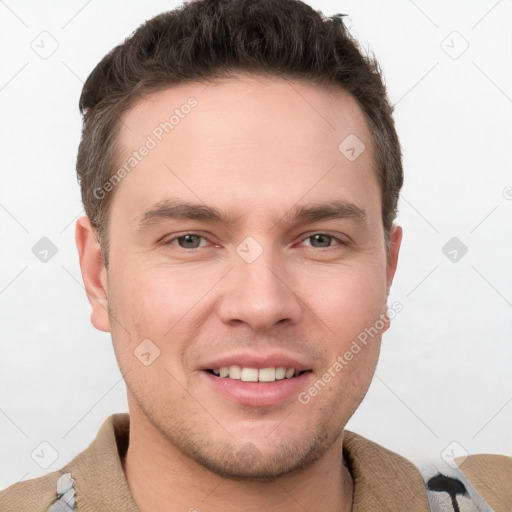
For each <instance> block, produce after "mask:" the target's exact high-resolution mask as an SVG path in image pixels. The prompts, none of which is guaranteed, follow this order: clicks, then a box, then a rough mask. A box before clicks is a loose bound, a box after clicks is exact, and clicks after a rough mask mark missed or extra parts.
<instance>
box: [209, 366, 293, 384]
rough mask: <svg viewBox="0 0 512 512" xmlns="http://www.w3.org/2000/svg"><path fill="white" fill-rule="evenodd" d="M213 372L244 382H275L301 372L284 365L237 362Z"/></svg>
mask: <svg viewBox="0 0 512 512" xmlns="http://www.w3.org/2000/svg"><path fill="white" fill-rule="evenodd" d="M213 373H214V374H215V375H217V376H219V377H222V378H225V377H229V378H230V379H234V380H242V381H243V382H274V381H276V380H283V379H291V378H292V377H293V376H294V375H298V373H299V372H297V371H296V370H295V368H286V367H284V366H278V367H275V366H272V367H269V368H261V369H260V370H258V369H257V368H246V367H242V366H238V365H236V364H234V365H232V366H229V367H228V366H221V367H220V368H215V369H214V370H213Z"/></svg>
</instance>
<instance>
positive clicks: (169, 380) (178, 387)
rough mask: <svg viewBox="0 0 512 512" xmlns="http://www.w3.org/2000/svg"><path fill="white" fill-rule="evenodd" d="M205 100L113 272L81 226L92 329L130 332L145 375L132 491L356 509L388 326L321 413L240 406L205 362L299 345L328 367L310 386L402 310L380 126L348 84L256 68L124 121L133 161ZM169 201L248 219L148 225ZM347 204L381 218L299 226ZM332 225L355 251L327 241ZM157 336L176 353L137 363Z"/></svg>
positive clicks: (157, 167) (126, 207)
mask: <svg viewBox="0 0 512 512" xmlns="http://www.w3.org/2000/svg"><path fill="white" fill-rule="evenodd" d="M190 96H193V97H194V98H196V100H197V101H198V105H197V107H195V108H194V109H193V110H192V111H191V113H190V114H189V115H187V116H186V117H185V118H184V119H182V120H181V121H180V123H179V125H178V126H176V127H175V128H174V130H173V131H172V132H171V133H169V134H167V135H166V136H165V137H164V138H163V140H162V141H161V142H160V143H159V144H158V146H157V147H156V148H154V149H153V150H152V151H151V152H150V153H149V154H148V155H147V156H146V157H145V158H144V159H143V160H142V161H141V162H140V163H139V164H138V165H137V167H136V168H135V169H134V170H133V171H132V172H131V173H130V174H129V175H128V176H127V177H125V178H124V179H123V180H122V181H121V183H119V184H118V185H117V186H116V188H115V191H114V196H113V200H112V203H111V211H110V218H109V226H110V251H109V270H108V271H107V270H106V268H105V266H104V264H103V261H102V259H101V253H100V249H99V245H98V243H97V241H96V238H95V233H94V230H93V229H92V228H91V225H90V222H89V220H88V218H87V217H82V218H81V219H79V220H78V221H77V229H76V240H77V245H78V250H79V254H80V265H81V269H82V275H83V279H84V283H85V287H86V290H87V294H88V297H89V300H90V302H91V305H92V315H91V319H92V323H93V324H94V326H95V327H96V328H97V329H99V330H102V331H107V332H111V333H112V339H113V344H114V349H115V353H116V357H117V360H118V363H119V366H120V369H121V371H122V373H123V375H124V378H125V381H126V385H127V393H128V404H129V412H130V421H131V423H130V429H131V431H130V445H129V448H128V452H127V455H126V458H125V459H124V460H123V469H124V471H125V474H126V477H127V480H128V483H129V486H130V488H131V490H132V493H133V496H134V498H135V501H136V502H137V505H138V506H139V508H140V510H141V511H142V512H146V511H150V510H151V511H166V512H169V511H175V510H176V511H177V510H180V511H183V510H189V509H191V508H196V509H197V510H199V511H201V512H202V511H214V510H226V511H231V510H233V511H235V510H236V511H239V510H244V511H253V510H254V511H256V510H258V511H259V510H262V509H265V510H279V511H281V512H284V511H291V510H304V509H307V510H325V511H334V510H336V511H339V510H344V511H349V510H351V506H352V491H353V482H352V478H351V475H350V472H349V471H348V470H347V468H345V467H344V466H343V464H342V455H341V446H342V442H343V429H344V427H345V425H346V423H347V421H348V420H349V418H350V417H351V416H352V414H353V413H354V411H355V410H356V409H357V407H358V406H359V404H360V402H361V400H362V399H363V397H364V396H365V394H366V392H367V390H368V387H369V385H370V383H371V380H372V376H373V372H374V370H375V366H376V364H377V360H378V356H379V350H380V343H381V335H382V333H383V332H384V331H385V330H386V329H387V326H388V325H389V324H388V323H386V326H385V327H384V328H383V329H382V330H381V332H380V334H379V335H378V336H376V337H374V338H373V339H372V340H371V341H370V342H369V343H368V344H367V345H366V346H365V347H364V348H363V350H361V351H360V352H359V353H358V354H357V355H355V356H354V358H353V359H352V360H351V361H350V362H349V363H348V364H347V365H346V366H345V367H344V368H343V370H342V371H340V372H338V373H336V377H335V378H332V379H331V381H330V382H329V383H328V384H327V385H326V386H325V388H323V389H322V390H321V391H320V392H319V393H318V394H317V395H316V396H314V397H312V398H311V401H310V402H309V403H308V404H306V405H305V404H302V403H300V401H299V400H298V399H297V394H294V396H292V397H290V398H287V399H285V400H283V401H281V402H279V403H277V404H275V405H270V406H260V407H258V406H248V405H244V404H240V403H238V402H236V401H234V400H232V399H231V398H229V397H226V396H225V395H223V394H222V393H218V392H217V391H216V390H214V389H213V388H212V387H211V386H209V385H208V383H207V382H206V381H205V379H204V378H203V377H204V372H202V371H201V370H200V368H201V367H202V365H204V364H205V363H207V362H208V361H212V360H213V358H215V357H217V356H219V355H227V354H230V353H232V352H233V351H234V352H236V351H239V350H250V351H253V352H256V353H260V354H267V353H274V352H280V353H281V352H283V353H285V354H287V355H290V356H293V357H296V358H298V359H299V360H300V361H302V362H305V363H307V365H308V367H309V368H310V369H311V370H312V372H311V373H310V374H309V376H308V378H307V379H306V383H305V385H304V389H303V391H304V390H306V391H307V389H308V388H309V387H310V386H311V385H312V384H313V383H314V382H315V381H316V380H317V379H318V378H319V377H320V376H321V375H322V374H323V373H324V372H325V371H326V370H328V369H329V368H332V366H333V363H334V362H335V361H336V358H337V357H338V356H339V355H342V354H344V353H345V352H346V351H347V350H348V349H349V347H350V345H351V343H352V341H353V340H354V339H356V337H357V335H358V334H359V333H361V332H362V331H364V329H365V328H368V327H370V326H372V325H374V324H375V322H376V320H378V319H379V318H381V317H380V315H381V314H385V313H386V311H387V297H388V293H389V289H390V286H391V284H392V280H393V277H394V274H395V270H396V265H397V260H398V253H399V249H400V243H401V239H402V229H401V227H399V226H397V225H393V228H392V231H391V233H390V249H389V253H388V252H387V251H386V247H385V242H384V230H383V226H382V219H381V213H380V212H381V198H380V189H379V185H378V182H377V179H376V171H375V163H374V158H373V150H372V142H371V136H370V132H369V129H368V126H367V124H366V121H365V119H364V117H363V114H362V111H361V109H360V108H359V106H358V105H357V103H356V102H355V100H354V99H353V98H352V97H351V96H350V95H348V94H347V93H345V92H344V91H342V90H340V89H327V88H323V87H318V86H313V85H309V84H305V83H301V82H299V81H289V80H286V81H285V80H281V79H270V78H263V77H258V76H256V77H255V76H248V75H238V76H236V77H231V78H226V79H223V80H216V81H215V83H214V84H209V85H206V84H199V83H194V84H187V85H186V86H185V85H180V86H175V87H171V88H168V89H166V90H163V91H161V92H158V93H155V94H152V95H150V96H148V97H146V98H145V99H144V100H141V101H139V102H138V103H137V104H136V105H134V106H133V107H132V108H131V109H130V110H129V111H128V112H127V113H126V115H125V117H124V122H125V123H126V126H125V127H123V128H122V130H121V133H120V139H119V142H120V155H119V156H120V158H119V163H120V165H122V163H123V162H124V161H125V159H126V158H127V157H128V156H129V155H130V154H131V153H132V152H133V150H134V149H136V148H139V147H140V146H141V145H142V144H143V143H144V141H145V140H146V137H147V136H148V134H151V132H152V130H154V128H155V127H156V126H158V125H159V124H160V123H161V122H162V121H164V120H166V119H168V118H169V116H170V115H171V114H172V112H173V111H174V109H176V108H179V107H180V106H181V105H183V104H184V103H186V101H187V99H188V98H189V97H190ZM349 134H356V135H357V137H358V138H359V139H360V140H362V141H364V143H365V145H366V150H365V151H363V153H362V154H361V155H360V156H359V157H358V158H357V159H356V160H354V161H349V160H348V159H347V158H346V157H345V156H344V155H343V154H342V153H341V152H340V151H339V150H338V146H339V144H340V143H341V142H342V141H343V140H344V139H345V138H346V137H347V136H348V135H349ZM169 198H178V199H181V200H186V201H190V202H199V203H201V204H206V205H209V206H213V207H215V208H217V209H219V210H222V211H225V212H227V213H229V214H231V215H232V216H233V218H234V219H236V222H234V223H230V224H224V223H222V222H220V223H219V222H210V221H202V220H201V221H198V220H188V219H185V220H174V219H164V220H160V221H159V222H155V223H153V224H151V225H149V226H147V227H146V228H145V229H142V230H138V229H137V228H138V225H139V222H140V220H141V218H142V216H143V214H144V212H146V211H147V210H148V209H150V208H151V207H153V206H154V205H155V204H157V203H159V202H161V201H163V200H166V199H169ZM337 199H344V200H346V201H350V202H351V203H354V204H356V205H357V206H359V207H360V208H362V209H364V210H365V211H366V218H365V220H364V221H362V222H358V221H357V220H355V219H352V218H339V219H330V220H320V221H315V222H313V223H304V222H300V223H291V224H290V223H288V224H287V223H284V222H283V221H282V219H283V218H284V216H285V214H286V213H287V212H288V211H289V210H290V209H291V208H292V207H294V206H296V205H299V206H303V205H308V204H313V203H324V202H328V201H331V200H337ZM187 233H193V234H198V235H200V236H201V237H205V238H193V239H192V240H193V241H195V242H196V243H197V241H198V240H200V246H199V247H198V248H196V249H194V250H193V251H191V249H188V248H187V245H186V244H184V241H183V239H174V240H173V241H171V239H172V237H173V236H178V235H180V236H183V235H185V234H187ZM322 233H325V234H327V235H331V236H333V237H338V238H339V240H341V241H343V242H346V243H341V242H339V241H338V240H337V239H336V238H332V239H331V238H327V241H326V239H325V238H324V239H323V242H322V241H320V242H319V241H318V239H316V238H313V239H312V238H310V237H312V236H313V235H315V234H322ZM247 236H251V237H253V238H254V239H255V240H256V241H257V243H258V244H259V246H260V247H261V248H262V250H263V252H262V253H261V254H260V255H259V257H258V258H257V259H256V260H255V261H253V262H252V263H248V262H247V261H245V260H244V259H243V258H241V257H240V255H239V254H238V253H237V251H236V249H237V246H238V245H239V244H240V243H241V242H242V241H243V240H244V239H245V238H246V237H247ZM162 240H163V241H168V242H169V243H168V244H167V245H164V244H162V243H159V241H162ZM180 240H181V242H180ZM321 240H322V239H321ZM180 243H181V244H182V247H180V245H179V244H180ZM183 245H184V247H183ZM147 338H149V339H150V340H152V342H153V343H154V344H155V345H156V346H157V347H158V349H159V350H160V356H159V357H158V358H156V359H155V360H154V362H152V364H150V365H149V366H145V365H144V364H142V363H141V362H140V360H139V359H138V358H137V357H135V356H134V350H136V348H137V346H138V345H139V344H140V343H141V341H142V340H144V339H147Z"/></svg>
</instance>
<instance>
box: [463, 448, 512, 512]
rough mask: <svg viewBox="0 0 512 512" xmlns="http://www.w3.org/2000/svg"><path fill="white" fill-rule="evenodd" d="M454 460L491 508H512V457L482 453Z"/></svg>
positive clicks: (508, 509)
mask: <svg viewBox="0 0 512 512" xmlns="http://www.w3.org/2000/svg"><path fill="white" fill-rule="evenodd" d="M454 461H455V463H456V464H457V466H458V468H459V470H460V471H461V472H462V473H463V474H464V476H465V477H466V478H467V480H468V481H469V483H470V484H471V485H472V486H473V487H474V488H475V490H476V491H477V492H478V493H479V494H480V496H482V498H483V499H484V500H485V501H486V502H487V503H488V504H489V506H490V507H491V508H493V509H494V510H496V511H500V510H506V511H510V510H512V457H508V456H506V455H493V454H488V453H482V454H475V455H468V456H466V457H456V458H455V459H454Z"/></svg>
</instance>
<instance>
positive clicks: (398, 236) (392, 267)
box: [386, 224, 403, 295]
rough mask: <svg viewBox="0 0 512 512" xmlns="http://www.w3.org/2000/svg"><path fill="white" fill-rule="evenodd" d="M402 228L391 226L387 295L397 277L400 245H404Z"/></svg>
mask: <svg viewBox="0 0 512 512" xmlns="http://www.w3.org/2000/svg"><path fill="white" fill-rule="evenodd" d="M402 234H403V232H402V228H401V226H398V225H396V224H393V225H392V226H391V232H390V234H389V251H388V259H387V266H386V280H387V294H388V295H389V291H390V289H391V284H392V283H393V278H394V277H395V272H396V267H397V265H398V254H399V252H400V245H401V243H402Z"/></svg>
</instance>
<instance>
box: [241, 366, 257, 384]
mask: <svg viewBox="0 0 512 512" xmlns="http://www.w3.org/2000/svg"><path fill="white" fill-rule="evenodd" d="M240 379H241V380H243V381H244V382H258V370H256V368H242V373H241V375H240Z"/></svg>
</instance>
